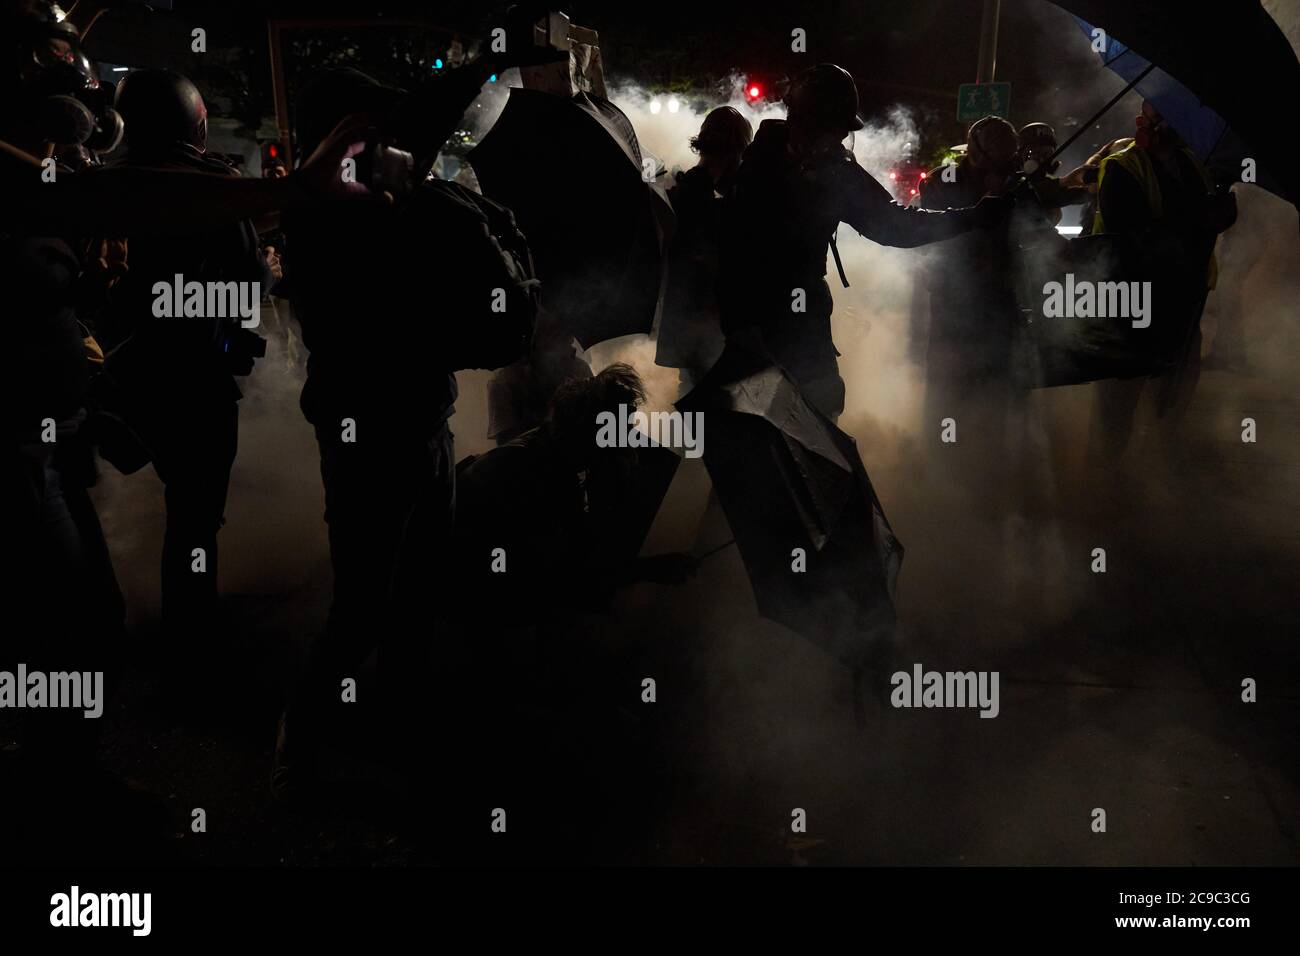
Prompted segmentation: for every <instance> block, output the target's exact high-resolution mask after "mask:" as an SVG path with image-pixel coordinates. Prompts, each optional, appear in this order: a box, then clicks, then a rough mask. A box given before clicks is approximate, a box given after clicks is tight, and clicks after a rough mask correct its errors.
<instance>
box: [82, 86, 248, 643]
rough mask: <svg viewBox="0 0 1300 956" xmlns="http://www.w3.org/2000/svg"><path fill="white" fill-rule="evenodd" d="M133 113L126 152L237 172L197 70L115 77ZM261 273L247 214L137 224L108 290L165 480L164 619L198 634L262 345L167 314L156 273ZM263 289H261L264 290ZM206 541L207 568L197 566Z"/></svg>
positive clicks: (121, 392)
mask: <svg viewBox="0 0 1300 956" xmlns="http://www.w3.org/2000/svg"><path fill="white" fill-rule="evenodd" d="M117 109H118V111H119V112H120V113H121V114H122V116H123V118H124V119H125V121H126V125H127V157H126V159H125V161H124V162H125V164H126V165H128V166H133V167H141V168H149V169H177V170H193V171H196V172H204V173H208V174H214V175H221V176H236V175H238V174H237V173H235V172H234V170H232V169H231V168H230V167H229V166H227V165H226V163H225V162H223V161H222V160H219V159H216V158H214V157H213V156H211V155H209V153H208V111H207V107H206V106H205V104H204V102H203V97H202V95H201V94H200V93H199V91H198V89H197V88H196V87H195V86H194V84H193V83H192V82H190V80H188V79H187V78H186V77H184V76H181V75H180V74H178V73H173V72H171V71H168V70H139V71H136V72H133V73H131V74H129V75H128V76H127V77H126V78H125V79H123V80H122V82H121V83H120V84H119V86H118V90H117ZM177 275H179V276H182V281H183V282H185V283H189V282H200V283H209V282H220V283H242V284H246V285H250V286H251V284H252V283H257V285H258V287H259V291H260V290H267V289H269V288H270V285H271V282H272V277H271V272H270V269H269V268H268V263H267V260H266V258H265V256H264V255H263V253H262V251H261V249H260V247H259V245H258V241H257V233H256V231H255V229H254V227H253V224H252V223H251V222H249V221H244V222H240V223H235V224H233V225H230V226H227V227H225V228H222V229H215V230H211V231H206V232H197V233H194V234H190V235H136V236H131V237H129V238H128V242H127V273H126V275H125V276H124V277H123V278H122V279H121V280H120V281H119V283H118V284H117V286H116V287H115V289H114V292H113V295H112V297H111V299H110V303H109V309H108V315H109V317H110V319H111V322H110V323H109V328H110V329H111V341H110V342H108V343H106V344H109V345H110V346H116V347H115V348H113V350H112V351H111V352H110V354H109V358H108V362H107V366H106V368H107V373H108V375H109V377H110V379H111V381H112V384H113V387H114V396H115V399H116V401H117V402H118V403H119V410H120V413H121V417H122V418H123V419H124V420H125V421H126V422H127V423H128V424H129V425H130V426H131V427H132V428H133V429H134V430H135V431H136V433H137V434H138V435H139V437H140V438H141V439H142V441H143V443H144V445H145V446H146V447H147V449H148V450H149V452H151V453H152V460H153V465H154V470H155V471H156V472H157V473H158V477H159V478H161V479H162V482H163V485H164V486H165V489H166V496H165V500H166V507H167V525H166V532H165V534H164V537H163V554H162V612H163V622H164V625H165V626H166V627H167V628H168V630H170V631H172V632H174V633H175V634H177V635H178V636H179V635H182V634H183V635H184V636H185V638H186V639H191V640H192V639H193V637H194V636H196V634H199V633H204V632H207V631H211V629H212V628H213V626H214V625H215V624H216V623H217V622H218V621H219V614H218V613H217V612H218V610H219V607H218V598H217V531H218V529H219V528H220V527H221V525H222V524H223V522H224V519H223V511H224V509H225V504H226V493H227V490H228V488H229V484H230V472H231V468H232V466H233V464H234V460H235V449H236V446H237V435H238V427H239V426H238V422H239V405H238V402H239V399H240V398H241V393H240V390H239V387H238V386H237V385H236V384H235V376H236V375H247V374H249V373H250V372H251V371H252V365H253V359H254V357H255V356H256V355H258V354H260V353H261V351H262V350H263V349H264V347H265V346H264V345H262V340H261V339H260V337H257V335H256V333H255V332H252V331H251V330H250V329H247V328H243V327H241V325H240V321H241V320H240V318H239V317H237V316H227V315H225V314H224V312H225V310H221V311H222V313H223V314H222V315H221V316H210V315H204V316H202V317H185V318H173V317H166V318H159V317H157V315H156V313H155V310H154V309H153V304H154V301H155V298H156V295H155V292H154V287H155V284H157V283H160V282H161V283H163V284H164V285H167V286H170V285H171V284H172V282H173V279H174V277H175V276H177ZM257 298H258V299H259V300H260V296H258V297H257ZM196 550H201V551H202V553H203V555H204V558H205V563H204V569H203V570H200V571H196V570H195V569H194V554H195V552H196Z"/></svg>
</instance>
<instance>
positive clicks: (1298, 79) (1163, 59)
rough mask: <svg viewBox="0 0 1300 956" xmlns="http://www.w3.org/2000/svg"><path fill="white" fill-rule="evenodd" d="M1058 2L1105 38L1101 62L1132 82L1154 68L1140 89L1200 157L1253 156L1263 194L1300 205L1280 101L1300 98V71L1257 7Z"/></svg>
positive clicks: (1296, 139) (1252, 0)
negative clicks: (1269, 192) (1273, 194)
mask: <svg viewBox="0 0 1300 956" xmlns="http://www.w3.org/2000/svg"><path fill="white" fill-rule="evenodd" d="M1052 2H1054V3H1055V4H1056V5H1057V6H1059V7H1061V8H1063V9H1065V10H1067V11H1069V12H1070V13H1072V14H1074V15H1075V17H1077V18H1079V19H1081V20H1083V21H1085V23H1086V24H1087V25H1088V27H1087V29H1088V31H1089V33H1091V31H1092V27H1093V26H1096V27H1100V28H1101V29H1104V30H1105V31H1106V34H1107V37H1108V40H1109V44H1108V50H1107V53H1105V54H1103V57H1104V59H1105V60H1106V62H1107V65H1108V66H1110V67H1111V68H1113V69H1114V70H1115V71H1116V72H1117V73H1119V74H1120V75H1121V76H1124V77H1125V78H1127V79H1129V80H1132V79H1133V77H1134V76H1136V75H1137V74H1138V73H1139V72H1141V70H1142V68H1143V67H1144V66H1145V65H1146V64H1147V63H1154V64H1156V65H1157V67H1158V69H1156V70H1154V71H1152V73H1151V74H1150V75H1149V76H1148V77H1147V78H1146V79H1145V80H1143V81H1142V83H1139V84H1138V86H1137V89H1138V91H1139V92H1141V93H1142V95H1143V96H1146V97H1147V98H1148V99H1151V100H1152V102H1154V103H1155V105H1156V108H1157V109H1159V110H1160V111H1161V113H1162V114H1163V115H1165V116H1167V117H1168V118H1169V120H1170V122H1171V123H1172V124H1173V125H1174V127H1175V128H1176V129H1178V131H1179V132H1180V133H1181V134H1182V135H1183V137H1184V138H1185V139H1188V141H1189V143H1190V144H1191V145H1192V147H1193V149H1195V150H1196V151H1197V152H1198V153H1200V154H1201V155H1202V156H1203V157H1205V156H1209V155H1210V154H1212V153H1215V152H1220V151H1222V153H1221V155H1224V156H1231V154H1232V153H1234V152H1237V153H1239V154H1240V155H1249V156H1251V157H1252V158H1254V159H1256V160H1257V161H1258V163H1259V166H1260V168H1261V169H1263V170H1266V171H1267V172H1268V173H1269V176H1268V178H1267V179H1265V178H1263V177H1261V180H1260V183H1261V185H1265V186H1268V187H1269V188H1270V189H1272V190H1273V191H1275V192H1277V193H1278V194H1279V195H1282V196H1284V197H1285V198H1286V199H1287V200H1289V201H1290V202H1291V203H1292V204H1296V203H1298V202H1300V190H1298V189H1297V185H1296V182H1295V177H1294V176H1290V175H1288V166H1289V165H1290V164H1291V163H1292V162H1293V161H1294V158H1295V156H1296V155H1297V150H1298V148H1300V133H1298V132H1297V128H1296V125H1295V124H1294V123H1290V122H1287V121H1285V120H1283V119H1282V118H1281V116H1280V115H1279V98H1285V97H1288V96H1290V95H1291V94H1292V92H1293V91H1295V90H1297V89H1300V62H1297V59H1296V53H1295V50H1294V49H1292V47H1291V44H1290V42H1288V40H1287V38H1286V36H1285V35H1284V34H1283V33H1282V31H1281V30H1280V29H1279V28H1278V25H1277V24H1276V23H1275V22H1274V21H1273V18H1272V17H1270V16H1269V15H1268V13H1267V12H1266V11H1265V10H1264V8H1263V7H1262V6H1261V5H1260V4H1259V2H1258V0H1203V2H1201V3H1198V4H1196V5H1195V6H1189V7H1186V8H1182V7H1178V6H1175V5H1172V4H1169V3H1167V2H1165V0H1123V2H1118V0H1052ZM1180 21H1185V22H1186V23H1187V25H1191V26H1194V27H1195V28H1194V29H1185V28H1182V27H1183V25H1184V24H1183V23H1180ZM1193 21H1194V22H1193ZM1115 41H1119V42H1118V43H1116V42H1115ZM1179 87H1182V88H1183V89H1185V90H1186V91H1188V92H1189V93H1190V94H1191V95H1185V94H1182V93H1180V92H1179V90H1178V88H1179ZM1216 123H1217V128H1216ZM1225 131H1227V132H1226V133H1225ZM1220 137H1222V138H1221V139H1220V141H1219V145H1218V146H1217V147H1216V146H1215V143H1214V141H1215V140H1216V138H1220ZM1236 137H1240V140H1241V142H1242V143H1244V147H1243V146H1240V145H1238V144H1236V142H1235V139H1236ZM1202 150H1206V152H1202ZM1247 151H1248V152H1247ZM1236 172H1237V173H1238V174H1240V166H1238V167H1237V170H1236Z"/></svg>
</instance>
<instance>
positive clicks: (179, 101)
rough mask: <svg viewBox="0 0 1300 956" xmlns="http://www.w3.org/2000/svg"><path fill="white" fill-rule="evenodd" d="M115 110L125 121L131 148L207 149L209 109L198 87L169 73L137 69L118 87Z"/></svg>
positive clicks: (167, 71)
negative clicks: (170, 147)
mask: <svg viewBox="0 0 1300 956" xmlns="http://www.w3.org/2000/svg"><path fill="white" fill-rule="evenodd" d="M117 111H118V112H119V113H121V114H122V118H123V119H124V120H126V128H127V132H128V135H129V137H130V144H131V148H132V149H136V150H139V149H142V148H143V149H158V148H163V147H169V146H174V145H176V144H178V143H180V144H183V145H186V146H190V147H192V148H193V149H195V150H198V151H199V152H200V153H201V152H203V151H204V150H206V149H207V148H208V108H207V107H206V106H205V105H204V104H203V97H202V95H200V93H199V90H198V87H196V86H195V85H194V84H193V83H191V82H190V81H189V80H188V79H186V78H185V77H183V76H181V75H180V74H179V73H173V72H172V71H171V70H136V71H135V72H133V73H128V74H127V75H126V77H125V79H123V80H122V82H120V83H119V84H118V85H117Z"/></svg>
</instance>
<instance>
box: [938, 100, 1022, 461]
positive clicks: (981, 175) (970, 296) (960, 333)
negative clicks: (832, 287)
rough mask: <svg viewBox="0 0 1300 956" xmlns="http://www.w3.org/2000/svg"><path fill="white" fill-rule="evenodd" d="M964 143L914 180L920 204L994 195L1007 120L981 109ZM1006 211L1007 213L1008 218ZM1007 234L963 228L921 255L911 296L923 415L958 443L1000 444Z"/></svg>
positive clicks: (1009, 278)
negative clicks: (922, 372)
mask: <svg viewBox="0 0 1300 956" xmlns="http://www.w3.org/2000/svg"><path fill="white" fill-rule="evenodd" d="M966 143H967V148H966V153H965V155H964V156H962V157H961V158H960V159H959V160H958V161H957V162H956V163H953V164H951V165H945V166H940V167H938V168H936V169H934V170H931V171H930V172H929V173H928V174H927V176H926V178H925V179H924V180H923V181H922V183H921V187H920V195H919V196H918V197H917V199H918V205H919V206H920V207H921V208H924V209H946V208H949V207H952V206H968V205H971V204H972V203H975V202H978V201H979V200H980V198H981V197H982V196H990V195H991V196H1003V195H1007V194H1008V189H1009V187H1010V186H1011V185H1013V184H1014V180H1013V178H1012V177H1013V176H1014V175H1015V174H1016V173H1017V172H1018V171H1019V170H1020V157H1019V152H1020V149H1021V144H1020V141H1019V138H1018V137H1017V135H1016V128H1015V127H1014V126H1012V125H1011V123H1009V122H1008V121H1007V120H1005V119H1003V118H1002V117H1000V116H985V117H984V118H983V119H980V120H977V121H976V122H975V123H973V124H972V125H971V127H970V129H969V130H968V132H967V137H966ZM1008 221H1009V220H1008ZM1009 250H1010V243H1009V241H1008V240H1007V237H1006V233H1005V230H998V231H996V232H989V233H981V234H979V235H968V236H965V237H963V238H961V239H959V240H958V241H957V242H955V243H953V245H952V246H951V247H950V248H946V249H944V250H943V252H942V254H941V255H937V256H934V257H932V258H931V260H930V261H928V262H927V263H926V268H925V270H924V271H923V272H922V273H921V275H920V277H919V279H918V282H919V285H920V289H919V292H921V293H922V294H921V295H919V296H918V301H924V298H925V293H928V298H929V314H930V327H929V333H928V341H927V343H926V346H925V366H926V397H925V402H926V411H925V415H926V420H927V421H939V420H940V419H942V418H945V417H955V418H956V419H957V420H958V421H960V422H962V423H963V427H964V428H965V429H966V434H967V435H969V436H971V437H972V438H973V439H975V440H974V441H971V442H969V443H967V445H966V446H964V447H966V448H968V449H971V450H972V454H974V450H975V449H979V448H984V449H988V448H1001V447H1003V446H1004V444H1005V437H1004V436H1005V435H1006V434H1007V432H1008V425H1007V422H1008V418H1007V416H1008V414H1010V412H1011V410H1012V408H1013V407H1014V405H1015V399H1016V395H1017V392H1021V393H1023V389H1017V388H1016V387H1015V386H1014V384H1013V381H1012V361H1013V356H1014V348H1013V343H1014V336H1015V328H1016V322H1017V320H1018V318H1019V313H1018V311H1017V305H1016V296H1015V290H1014V285H1013V274H1012V268H1011V267H1012V260H1011V256H1010V254H1009ZM1002 460H1003V459H1002V456H998V455H988V454H981V455H980V457H979V458H978V460H977V462H973V463H977V464H979V465H985V464H989V465H993V466H1000V463H1001V462H1002Z"/></svg>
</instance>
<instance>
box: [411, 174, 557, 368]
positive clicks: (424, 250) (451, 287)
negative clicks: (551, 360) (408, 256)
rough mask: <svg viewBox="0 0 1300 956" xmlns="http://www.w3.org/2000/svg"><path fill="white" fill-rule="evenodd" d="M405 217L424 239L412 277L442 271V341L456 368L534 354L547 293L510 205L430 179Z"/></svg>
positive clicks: (414, 246) (413, 198)
mask: <svg viewBox="0 0 1300 956" xmlns="http://www.w3.org/2000/svg"><path fill="white" fill-rule="evenodd" d="M400 215H401V216H402V217H403V219H405V220H406V225H407V227H408V229H410V230H411V232H410V235H413V236H419V237H420V240H421V241H420V242H416V243H412V244H411V245H410V247H409V248H412V249H414V250H418V253H417V254H418V255H420V256H421V257H426V256H428V255H430V254H432V255H433V256H435V257H436V258H437V260H438V261H437V262H429V261H428V260H427V259H424V260H423V261H421V262H415V263H412V268H411V272H410V275H412V277H413V278H414V279H415V281H417V282H419V281H422V280H427V279H428V278H429V277H430V276H440V277H441V281H439V282H437V286H438V288H436V289H430V290H428V292H429V293H432V294H433V295H435V296H436V297H437V301H438V302H439V310H438V311H439V313H440V315H441V319H440V329H439V336H438V338H439V340H440V341H441V342H442V344H443V347H444V348H445V349H446V353H445V354H446V357H447V360H448V362H447V366H448V369H449V370H450V371H460V370H462V369H497V368H502V367H504V366H506V365H509V364H511V363H512V362H515V361H516V360H518V359H520V358H522V357H523V356H525V355H527V354H528V351H529V348H530V346H531V343H532V335H533V326H534V324H535V322H536V318H537V310H538V304H539V301H540V298H541V283H540V281H539V280H538V279H537V275H536V272H535V271H534V268H533V257H532V253H531V252H530V251H529V248H528V240H527V239H525V238H524V234H523V233H522V232H520V230H519V226H518V225H517V224H516V223H515V217H514V213H512V212H511V211H510V210H509V209H507V208H506V207H505V206H503V205H501V204H500V203H497V202H494V201H492V200H491V199H488V198H487V197H485V196H482V195H480V194H478V193H476V192H474V191H473V190H472V189H469V188H467V187H465V186H462V185H460V184H459V183H453V182H447V181H445V180H440V179H430V180H426V181H425V182H423V183H421V184H420V185H419V186H417V187H416V189H415V190H414V191H413V193H412V194H411V196H410V197H409V198H408V199H407V200H406V201H404V202H403V203H402V209H401V212H400Z"/></svg>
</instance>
